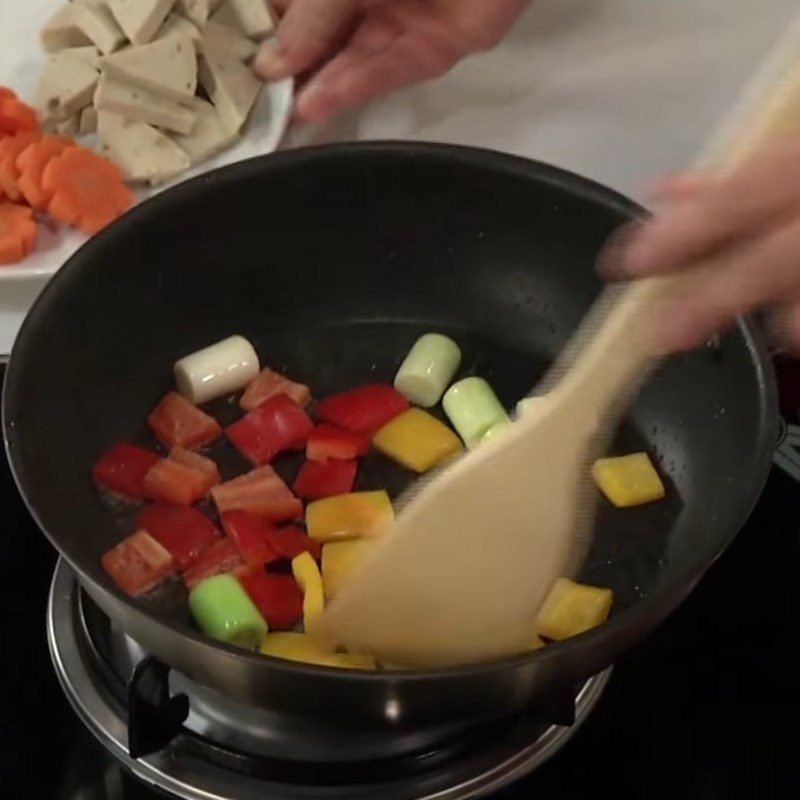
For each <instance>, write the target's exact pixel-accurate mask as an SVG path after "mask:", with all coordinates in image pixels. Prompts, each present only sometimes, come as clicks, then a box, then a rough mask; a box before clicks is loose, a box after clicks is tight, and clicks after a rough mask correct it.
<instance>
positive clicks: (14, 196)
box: [0, 132, 39, 201]
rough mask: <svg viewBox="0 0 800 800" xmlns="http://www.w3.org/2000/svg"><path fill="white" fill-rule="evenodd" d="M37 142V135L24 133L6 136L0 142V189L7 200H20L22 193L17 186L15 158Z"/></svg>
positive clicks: (17, 171)
mask: <svg viewBox="0 0 800 800" xmlns="http://www.w3.org/2000/svg"><path fill="white" fill-rule="evenodd" d="M38 140H39V134H38V133H33V132H26V133H17V134H15V135H14V136H8V137H7V138H5V139H3V140H2V141H0V189H2V190H3V191H4V192H5V194H6V197H8V199H9V200H14V201H16V200H20V199H21V198H22V192H20V190H19V187H18V186H17V178H19V170H18V169H17V158H19V156H20V154H21V153H22V151H23V150H25V148H27V147H28V145H30V144H33V143H34V142H36V141H38Z"/></svg>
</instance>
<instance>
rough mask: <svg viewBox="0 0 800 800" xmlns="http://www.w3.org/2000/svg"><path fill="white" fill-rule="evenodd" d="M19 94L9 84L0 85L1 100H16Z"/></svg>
mask: <svg viewBox="0 0 800 800" xmlns="http://www.w3.org/2000/svg"><path fill="white" fill-rule="evenodd" d="M16 99H17V94H16V92H15V91H14V90H13V89H9V88H8V87H7V86H0V100H16Z"/></svg>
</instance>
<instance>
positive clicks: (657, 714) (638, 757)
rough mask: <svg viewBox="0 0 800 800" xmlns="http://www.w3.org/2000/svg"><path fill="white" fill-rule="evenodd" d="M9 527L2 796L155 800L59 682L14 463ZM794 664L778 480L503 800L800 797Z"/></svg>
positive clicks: (795, 602) (783, 501)
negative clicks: (571, 731)
mask: <svg viewBox="0 0 800 800" xmlns="http://www.w3.org/2000/svg"><path fill="white" fill-rule="evenodd" d="M2 370H3V368H2V366H0V381H1V380H2ZM0 515H1V516H0V519H2V524H0V530H1V531H2V535H3V539H4V541H3V546H2V549H0V552H1V553H2V555H1V556H0V569H1V570H2V577H1V579H0V602H2V608H3V613H4V625H3V631H4V656H5V657H4V658H2V660H0V722H2V724H0V764H1V765H2V774H1V775H0V787H3V789H2V790H0V795H2V796H5V795H6V792H7V791H8V789H9V788H10V787H11V786H15V787H22V786H29V787H31V789H32V790H34V789H35V791H31V792H24V793H23V794H20V795H19V796H21V797H28V796H36V797H46V798H53V800H155V798H156V797H157V795H156V794H154V793H153V791H152V790H149V789H147V788H145V787H144V786H142V785H140V784H138V783H137V782H136V781H135V780H134V779H132V778H129V777H128V776H127V775H125V774H124V773H123V771H122V769H121V768H120V767H119V765H118V764H116V763H115V762H114V761H113V760H112V759H111V758H110V757H108V756H106V754H105V753H104V751H103V750H102V748H101V747H100V745H99V744H97V743H96V742H95V740H94V739H93V738H92V736H91V735H90V734H89V732H88V731H87V730H86V729H85V728H84V727H83V725H82V723H81V722H80V721H79V720H78V718H77V717H76V716H75V714H74V713H73V711H72V709H71V708H70V706H69V704H68V702H67V700H66V699H65V697H64V695H63V693H62V691H61V688H60V686H59V684H58V682H57V679H56V676H55V674H54V671H53V667H52V665H51V662H50V656H49V654H48V650H47V641H46V636H45V627H44V619H45V605H46V601H47V594H48V588H49V583H50V579H51V577H52V574H53V568H54V566H55V563H56V557H55V553H54V552H53V550H52V549H51V548H50V546H49V545H48V544H47V542H46V541H45V539H44V537H43V536H42V535H41V533H40V532H39V531H38V529H37V528H36V527H35V525H34V524H33V522H32V521H31V519H30V518H29V516H28V514H27V512H26V510H25V508H24V506H23V503H22V501H21V499H20V498H19V495H18V494H17V491H16V488H15V486H14V484H13V481H12V478H11V476H10V474H9V470H8V464H7V462H6V460H5V456H4V455H3V456H1V457H0ZM798 652H800V485H799V484H798V483H796V482H795V481H794V480H793V479H792V478H790V477H789V476H788V475H786V474H785V473H784V472H782V471H779V470H774V471H773V474H772V476H771V479H770V481H769V483H768V485H767V488H766V491H765V493H764V496H763V498H762V500H761V502H760V504H759V506H758V508H757V509H756V511H755V513H754V514H753V516H752V518H751V519H750V521H749V523H748V524H747V526H746V528H745V529H744V531H743V532H742V533H741V535H740V536H739V537H738V539H737V540H736V542H735V543H734V545H733V546H732V547H731V548H730V550H729V551H728V552H727V553H726V554H725V555H724V556H723V557H722V558H721V559H720V560H719V562H718V563H717V564H716V565H715V567H714V568H712V570H711V571H710V572H709V574H708V575H707V576H706V578H705V579H704V580H703V581H702V583H701V584H700V586H699V587H698V588H697V589H696V591H695V592H694V594H693V595H692V597H691V598H690V599H689V601H688V602H687V603H686V604H685V605H684V606H683V607H682V608H681V609H680V610H679V611H678V612H677V613H676V614H674V615H673V616H672V618H671V619H670V620H669V621H668V622H667V623H666V624H665V625H664V626H663V627H662V628H661V629H660V630H658V631H657V632H656V633H655V634H653V635H652V636H651V637H649V638H648V639H647V640H646V641H644V642H642V643H641V644H640V645H639V646H638V647H637V648H636V649H635V650H634V651H633V652H631V653H630V654H629V655H628V656H627V657H626V658H625V659H624V660H623V661H622V662H620V663H619V664H618V665H617V667H616V669H615V672H614V675H613V677H612V680H611V683H610V684H609V687H608V689H607V690H606V693H605V695H604V696H603V698H602V699H601V701H600V703H599V704H598V706H597V708H596V709H595V711H594V712H593V713H592V715H591V716H590V717H589V719H588V721H587V722H586V723H585V724H584V726H583V727H582V728H581V730H580V731H579V732H578V733H577V735H576V736H575V738H574V739H573V740H572V741H571V742H570V743H569V744H568V745H567V746H566V748H565V749H564V750H563V751H562V752H561V753H559V754H558V755H556V756H555V757H554V758H553V759H552V760H551V761H550V762H548V763H547V764H546V765H545V766H543V767H541V768H540V769H539V770H538V771H537V772H535V773H534V774H533V775H531V776H530V777H528V778H527V779H525V780H523V781H522V782H520V783H518V784H516V785H514V786H512V787H511V788H509V789H507V790H505V791H504V792H502V793H501V794H500V795H497V800H512V799H513V798H533V797H537V796H538V797H543V796H545V795H544V794H542V793H543V792H548V791H551V792H553V795H552V796H553V797H559V798H565V797H566V798H588V797H591V796H594V795H595V794H596V793H602V794H613V796H615V797H618V798H619V797H625V798H627V797H631V798H645V797H646V798H660V797H669V798H687V799H688V800H694V799H695V798H697V799H698V800H707V799H710V798H738V797H744V798H751V797H752V798H759V800H763V799H764V798H784V797H787V798H788V797H797V796H798V790H800V777H798V768H797V765H796V764H795V763H794V757H795V750H796V748H795V743H796V741H797V734H796V732H795V728H794V725H795V717H796V713H797V711H798V709H800V688H798V687H799V686H800V674H799V673H798V666H797V663H798V662H797V660H796V656H795V657H793V656H792V653H795V654H796V653H798ZM264 800H268V798H265V799H264Z"/></svg>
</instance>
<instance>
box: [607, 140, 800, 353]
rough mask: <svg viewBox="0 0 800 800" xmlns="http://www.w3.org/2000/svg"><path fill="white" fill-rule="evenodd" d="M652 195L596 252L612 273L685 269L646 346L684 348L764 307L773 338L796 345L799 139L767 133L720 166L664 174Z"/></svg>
mask: <svg viewBox="0 0 800 800" xmlns="http://www.w3.org/2000/svg"><path fill="white" fill-rule="evenodd" d="M656 197H657V200H658V201H659V206H660V209H659V211H658V213H657V214H656V215H655V217H653V219H651V220H649V221H647V222H645V223H643V224H641V225H639V226H637V227H635V228H633V229H632V230H630V231H627V232H626V233H624V234H623V235H622V237H621V238H620V239H618V240H617V242H616V246H612V247H610V248H609V251H608V253H607V254H606V256H605V257H604V258H603V259H601V272H604V273H606V275H607V276H609V277H612V278H640V277H646V276H651V275H658V274H663V273H670V272H681V271H683V272H685V273H686V274H685V276H684V279H685V284H684V285H683V286H682V287H681V288H680V290H679V291H678V293H677V294H676V295H675V296H674V297H672V298H670V299H669V300H668V301H665V302H664V303H663V304H662V305H661V306H660V307H658V308H657V309H656V313H654V314H653V315H652V317H651V320H650V322H649V325H650V330H649V331H648V332H647V334H648V335H651V336H652V340H653V343H654V345H655V347H656V348H657V349H658V350H659V351H660V352H662V353H665V354H666V353H670V352H676V351H680V350H686V349H690V348H692V347H695V346H697V345H700V344H702V343H703V342H704V341H706V340H708V338H710V336H711V335H712V334H713V333H715V332H717V331H719V330H721V329H724V328H725V327H727V326H728V325H730V324H731V323H732V322H733V320H734V319H735V318H736V317H737V316H738V315H740V314H744V313H747V312H750V311H754V310H756V309H762V308H768V309H770V310H771V311H772V320H773V326H774V332H775V334H776V336H777V337H778V339H779V340H781V341H782V342H783V343H784V344H786V345H787V346H789V347H791V348H793V349H795V350H797V351H798V352H800V141H798V140H792V141H789V140H781V141H775V142H773V143H771V144H770V145H769V146H768V147H764V148H763V149H762V150H760V151H759V152H758V153H756V154H754V155H753V156H752V157H751V158H749V159H748V160H747V161H745V162H743V163H742V164H741V165H740V166H738V167H737V168H735V169H733V170H729V171H727V172H719V173H708V174H697V173H695V174H687V175H682V176H678V177H675V178H670V179H668V180H666V181H664V182H662V183H661V184H660V185H659V187H658V188H657V192H656Z"/></svg>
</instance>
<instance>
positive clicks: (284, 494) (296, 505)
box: [211, 466, 303, 522]
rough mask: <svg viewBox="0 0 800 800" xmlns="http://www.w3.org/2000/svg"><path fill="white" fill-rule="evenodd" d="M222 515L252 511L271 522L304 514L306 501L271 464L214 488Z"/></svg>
mask: <svg viewBox="0 0 800 800" xmlns="http://www.w3.org/2000/svg"><path fill="white" fill-rule="evenodd" d="M211 496H212V497H213V498H214V503H215V504H216V506H217V511H219V513H220V514H222V513H223V512H224V511H230V510H231V509H240V510H242V511H251V512H252V513H253V514H257V515H258V516H259V517H262V518H263V519H265V520H267V521H268V522H285V521H287V520H291V519H298V518H299V517H301V516H302V515H303V504H302V503H301V502H300V500H298V499H297V498H296V497H295V496H294V495H293V494H292V492H291V490H290V489H289V487H288V486H287V485H286V484H285V483H284V482H283V480H282V479H281V477H280V475H278V473H277V472H275V470H274V469H272V467H270V466H264V467H259V468H258V469H254V470H252V471H251V472H248V473H247V474H245V475H240V476H239V477H238V478H234V479H233V480H230V481H226V482H225V483H221V484H219V486H215V487H214V488H213V489H212V490H211Z"/></svg>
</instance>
